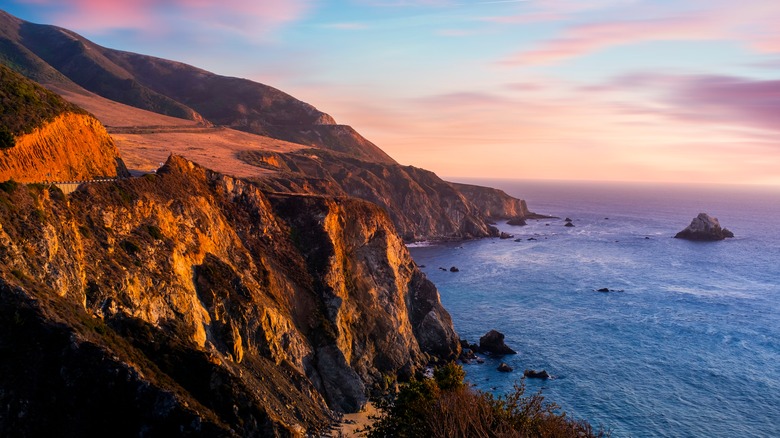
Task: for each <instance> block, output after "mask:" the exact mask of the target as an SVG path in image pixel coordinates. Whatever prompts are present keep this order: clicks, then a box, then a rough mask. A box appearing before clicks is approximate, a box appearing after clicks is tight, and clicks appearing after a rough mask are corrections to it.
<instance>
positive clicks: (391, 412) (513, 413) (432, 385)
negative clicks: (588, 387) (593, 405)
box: [366, 364, 609, 438]
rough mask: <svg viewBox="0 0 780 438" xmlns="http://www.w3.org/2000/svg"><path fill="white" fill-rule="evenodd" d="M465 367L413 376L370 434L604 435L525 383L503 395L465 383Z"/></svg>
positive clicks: (381, 437) (374, 437)
mask: <svg viewBox="0 0 780 438" xmlns="http://www.w3.org/2000/svg"><path fill="white" fill-rule="evenodd" d="M463 377H464V373H463V369H462V368H461V367H460V366H458V365H455V364H450V365H447V366H445V367H442V368H440V369H438V370H436V372H435V373H434V378H433V379H424V380H417V381H412V382H410V383H408V384H405V385H403V386H402V387H401V389H400V390H399V392H398V393H397V394H395V395H394V396H391V397H390V398H388V399H385V400H382V401H380V402H379V403H378V404H377V405H378V408H379V410H380V411H381V412H382V414H381V416H380V417H379V418H378V419H377V421H376V422H375V423H374V424H373V425H372V426H369V428H368V430H367V431H366V432H367V433H368V436H369V438H390V437H398V438H413V437H426V438H427V437H433V438H457V437H464V438H465V437H468V438H472V437H473V438H482V437H484V438H494V437H495V438H505V437H506V438H509V437H545V438H546V437H561V438H564V437H577V438H590V437H605V436H608V435H609V434H608V433H605V432H604V431H602V430H599V431H594V430H593V428H592V427H591V425H590V424H588V423H587V422H585V421H577V420H573V419H571V418H569V417H567V416H566V414H565V413H557V412H556V411H557V409H558V406H557V405H555V404H554V403H548V402H546V401H545V400H544V397H543V396H542V395H541V393H536V394H533V395H530V396H526V395H525V383H524V382H521V383H520V384H518V385H515V387H514V391H512V392H511V393H509V394H507V395H506V396H504V397H494V396H493V395H492V394H489V393H484V392H481V391H477V390H475V389H473V388H470V387H468V386H466V385H465V384H464V383H463Z"/></svg>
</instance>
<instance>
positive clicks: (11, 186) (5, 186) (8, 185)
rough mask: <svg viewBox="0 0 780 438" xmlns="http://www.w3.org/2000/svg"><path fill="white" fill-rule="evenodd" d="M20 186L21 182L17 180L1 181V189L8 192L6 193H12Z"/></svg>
mask: <svg viewBox="0 0 780 438" xmlns="http://www.w3.org/2000/svg"><path fill="white" fill-rule="evenodd" d="M18 186H19V183H17V182H16V181H14V180H12V179H9V180H8V181H4V182H1V183H0V190H2V191H4V192H6V193H12V192H13V191H14V190H16V188H17V187H18Z"/></svg>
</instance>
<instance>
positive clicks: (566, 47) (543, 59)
mask: <svg viewBox="0 0 780 438" xmlns="http://www.w3.org/2000/svg"><path fill="white" fill-rule="evenodd" d="M719 24H720V23H718V21H717V20H713V19H708V20H698V21H696V20H692V19H691V17H673V18H665V19H647V20H633V21H620V22H603V23H592V24H586V25H580V26H575V27H572V28H569V29H568V30H566V31H565V32H564V34H563V35H562V36H560V37H557V38H554V39H551V40H548V41H546V42H544V43H542V44H541V46H540V47H538V48H536V49H533V50H530V51H527V52H522V53H518V54H516V55H513V56H512V57H510V58H507V59H505V60H503V61H501V63H502V64H505V65H538V64H553V63H556V62H560V61H562V60H565V59H569V58H574V57H578V56H582V55H585V54H588V53H592V52H596V51H599V50H602V49H606V48H609V47H614V46H619V45H628V44H635V43H637V42H644V41H663V40H666V41H669V40H679V39H684V40H701V39H715V38H717V37H718V36H719V35H720V27H719Z"/></svg>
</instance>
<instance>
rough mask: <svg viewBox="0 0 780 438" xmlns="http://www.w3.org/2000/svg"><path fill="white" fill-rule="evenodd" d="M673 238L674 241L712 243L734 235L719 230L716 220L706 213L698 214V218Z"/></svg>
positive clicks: (718, 223) (724, 229)
mask: <svg viewBox="0 0 780 438" xmlns="http://www.w3.org/2000/svg"><path fill="white" fill-rule="evenodd" d="M674 237H675V239H687V240H704V241H713V240H723V239H725V238H727V237H734V233H732V232H731V231H729V230H727V229H726V228H721V226H720V222H718V218H715V217H712V216H710V215H708V214H707V213H699V215H698V216H696V217H695V218H693V220H692V221H691V224H690V225H688V227H687V228H685V229H684V230H682V231H680V232H679V233H677V234H676V235H675V236H674Z"/></svg>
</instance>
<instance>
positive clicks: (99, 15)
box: [26, 0, 310, 35]
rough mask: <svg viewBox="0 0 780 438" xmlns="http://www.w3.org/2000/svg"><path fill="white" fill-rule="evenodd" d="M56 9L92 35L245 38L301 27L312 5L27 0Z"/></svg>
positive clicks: (57, 16) (61, 19) (259, 0)
mask: <svg viewBox="0 0 780 438" xmlns="http://www.w3.org/2000/svg"><path fill="white" fill-rule="evenodd" d="M26 2H27V3H33V4H46V5H51V6H56V8H54V9H55V10H56V11H58V12H54V13H53V15H52V17H51V18H52V19H53V21H55V22H57V23H58V24H60V25H62V26H66V27H71V28H74V29H79V30H82V31H84V30H86V31H95V32H100V31H106V30H115V29H136V30H141V31H147V30H152V31H154V32H160V31H162V32H164V30H165V29H169V28H171V27H177V26H186V25H189V26H192V27H197V26H201V27H203V28H214V27H218V28H221V29H227V30H232V31H234V32H239V33H243V34H254V35H258V34H264V33H266V32H269V31H272V30H274V29H275V28H276V27H277V26H280V25H283V24H285V23H287V22H291V21H295V20H297V19H299V18H300V17H301V16H303V15H304V14H305V13H306V12H307V11H308V9H309V7H310V0H222V1H220V2H213V1H210V0H208V1H207V0H123V1H118V2H114V1H105V0H56V1H55V0H26Z"/></svg>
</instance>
